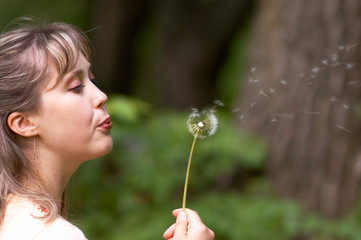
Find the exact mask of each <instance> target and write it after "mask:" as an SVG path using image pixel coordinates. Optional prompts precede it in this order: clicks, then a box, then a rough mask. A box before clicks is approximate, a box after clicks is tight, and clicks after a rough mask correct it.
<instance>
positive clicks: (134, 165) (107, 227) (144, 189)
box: [69, 96, 361, 240]
mask: <svg viewBox="0 0 361 240" xmlns="http://www.w3.org/2000/svg"><path fill="white" fill-rule="evenodd" d="M108 109H109V112H111V114H112V117H113V121H114V128H113V130H112V135H113V139H114V149H113V151H112V152H111V153H110V154H109V155H107V156H105V157H103V158H102V159H98V160H93V161H89V162H87V163H85V164H84V166H82V167H81V168H80V169H79V171H78V172H77V173H76V175H75V176H74V178H73V179H72V181H71V183H70V189H69V190H70V194H69V195H70V202H71V203H72V205H71V206H70V209H72V210H73V211H72V216H73V218H74V219H75V221H74V223H75V224H77V225H79V226H80V227H81V229H82V230H84V232H85V234H86V236H87V237H88V238H89V239H105V240H106V239H114V240H115V239H123V240H127V239H129V240H130V239H132V240H137V239H139V240H140V239H161V236H162V234H163V232H164V231H165V230H166V229H167V227H168V226H170V225H171V224H172V223H173V222H174V221H175V219H174V217H172V215H171V211H172V210H173V209H175V208H179V207H180V206H181V201H182V192H183V184H184V177H185V172H186V165H187V159H188V154H189V150H190V145H191V142H192V136H191V134H190V133H188V130H187V128H186V120H187V117H188V114H187V113H182V112H152V111H151V108H150V106H148V105H147V104H145V103H143V102H141V101H139V100H137V99H130V98H126V97H123V96H112V97H111V98H110V100H109V104H108ZM217 116H218V119H219V130H218V132H217V133H216V134H215V135H214V136H212V137H209V138H206V139H203V140H199V141H198V142H197V144H196V147H195V152H194V156H193V162H192V168H191V175H190V185H189V192H188V196H189V198H188V202H187V203H188V205H187V206H188V207H189V208H192V209H195V210H196V211H198V212H199V214H200V216H201V217H202V219H203V221H204V222H205V224H206V225H207V226H209V227H210V228H211V229H212V230H214V231H215V233H216V236H217V239H219V240H222V239H254V240H257V239H260V240H261V239H262V240H264V239H267V240H273V239H274V240H283V239H284V240H287V239H295V238H296V237H300V236H307V237H309V238H308V239H310V240H321V239H356V240H357V239H361V238H360V236H361V235H360V234H361V233H360V230H359V229H358V224H359V222H360V220H357V219H359V216H350V217H349V218H347V219H345V220H343V221H339V222H327V221H325V220H323V219H322V218H320V217H317V216H313V215H310V214H307V213H306V212H305V211H303V210H302V209H301V208H300V207H299V206H298V205H296V204H295V203H292V202H289V201H285V200H282V199H279V198H277V197H276V196H275V195H274V194H273V192H272V186H271V185H270V184H269V181H268V180H267V179H266V178H265V176H263V170H264V168H265V163H266V162H265V160H266V157H267V151H266V149H265V146H264V144H263V143H262V142H261V141H259V140H258V139H257V138H255V137H254V136H249V135H246V134H244V133H243V132H242V131H241V130H240V129H238V128H237V127H236V125H235V124H234V123H233V121H232V120H231V117H230V116H228V115H227V114H225V113H221V112H220V113H218V114H217Z"/></svg>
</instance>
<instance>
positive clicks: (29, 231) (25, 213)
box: [0, 197, 87, 240]
mask: <svg viewBox="0 0 361 240" xmlns="http://www.w3.org/2000/svg"><path fill="white" fill-rule="evenodd" d="M44 214H45V213H44V212H43V210H42V209H41V208H39V206H38V205H36V204H34V203H33V202H31V201H30V200H27V199H24V198H18V197H14V198H12V199H11V200H10V202H9V203H8V205H7V207H6V213H5V219H4V222H3V224H2V225H1V227H0V239H6V240H49V239H52V240H87V239H86V238H85V236H84V234H83V232H82V231H81V230H80V229H79V228H77V227H76V226H74V225H73V224H71V223H70V222H68V221H66V220H65V219H63V218H62V217H60V216H59V217H57V218H56V219H55V220H54V221H52V222H50V223H45V220H44V219H41V218H37V217H41V216H43V215H44Z"/></svg>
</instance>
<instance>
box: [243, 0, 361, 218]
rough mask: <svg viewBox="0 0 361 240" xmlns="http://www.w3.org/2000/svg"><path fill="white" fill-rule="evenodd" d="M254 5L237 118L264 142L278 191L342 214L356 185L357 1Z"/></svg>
mask: <svg viewBox="0 0 361 240" xmlns="http://www.w3.org/2000/svg"><path fill="white" fill-rule="evenodd" d="M257 9H258V13H257V14H256V20H255V23H254V26H253V29H254V32H253V41H252V48H251V51H250V53H251V57H250V72H249V76H248V77H249V78H248V80H247V82H246V84H244V86H243V89H244V94H243V95H242V97H241V98H240V99H239V101H238V103H239V106H241V107H240V112H239V121H240V124H241V126H243V127H244V128H245V129H248V130H250V131H254V132H257V133H259V134H260V135H261V136H263V137H264V138H265V139H266V140H267V141H268V143H269V146H270V162H269V168H268V170H269V175H270V177H271V179H272V180H273V182H274V184H275V186H276V189H277V190H278V192H279V193H280V194H281V195H283V196H286V197H291V198H293V199H297V200H299V201H300V202H301V203H302V204H304V205H305V206H306V207H307V208H309V209H312V210H316V211H318V212H320V213H321V214H323V215H324V216H326V217H330V218H337V217H340V216H343V215H345V214H347V213H348V212H350V211H351V210H352V208H353V206H354V204H355V201H356V198H357V196H358V193H359V188H360V176H361V155H360V150H361V146H360V135H359V134H360V116H359V115H358V114H357V111H358V110H357V109H358V108H359V106H358V101H359V100H360V98H359V97H360V93H361V79H360V76H361V64H360V61H359V60H360V59H359V56H361V55H360V46H359V43H360V42H361V12H360V10H361V2H360V1H354V0H319V1H313V0H275V1H268V0H263V1H260V2H259V6H258V7H257Z"/></svg>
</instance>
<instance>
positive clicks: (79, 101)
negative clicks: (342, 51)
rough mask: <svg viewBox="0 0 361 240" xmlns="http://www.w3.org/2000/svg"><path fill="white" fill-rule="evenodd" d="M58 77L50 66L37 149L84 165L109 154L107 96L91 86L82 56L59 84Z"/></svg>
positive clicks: (109, 138)
mask: <svg viewBox="0 0 361 240" xmlns="http://www.w3.org/2000/svg"><path fill="white" fill-rule="evenodd" d="M58 76H59V74H58V72H57V71H56V69H55V67H52V70H51V78H50V81H48V83H47V84H46V85H45V87H44V89H43V91H42V94H41V103H40V110H39V113H38V114H37V117H36V120H37V121H36V125H37V129H38V134H39V138H40V143H39V145H40V146H39V147H41V150H42V151H43V152H44V154H46V155H45V157H47V156H52V155H56V156H57V157H60V158H61V159H64V158H65V159H67V160H70V161H77V162H78V161H79V162H83V161H86V160H89V159H93V158H97V157H99V156H102V155H104V154H106V153H108V152H110V150H111V149H112V146H113V141H112V138H111V136H110V129H111V126H112V123H111V121H110V118H109V115H108V113H107V111H106V109H105V102H106V101H107V96H106V95H105V94H104V93H103V92H102V91H100V90H99V89H98V88H97V87H96V86H95V85H94V83H93V81H92V80H93V78H94V77H93V75H92V73H91V71H90V64H89V62H88V61H87V60H86V58H85V57H84V56H83V55H81V56H80V57H79V59H78V62H77V64H76V66H75V68H74V69H73V70H72V71H70V72H69V73H67V74H65V76H64V77H63V78H62V79H61V80H60V81H59V82H58V81H57V79H58ZM37 146H38V142H37Z"/></svg>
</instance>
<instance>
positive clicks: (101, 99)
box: [93, 86, 108, 109]
mask: <svg viewBox="0 0 361 240" xmlns="http://www.w3.org/2000/svg"><path fill="white" fill-rule="evenodd" d="M94 89H95V94H94V98H93V106H94V108H99V109H102V108H105V103H106V102H107V100H108V96H107V95H106V94H105V93H103V92H102V91H101V90H100V89H99V88H97V87H96V86H94Z"/></svg>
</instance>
